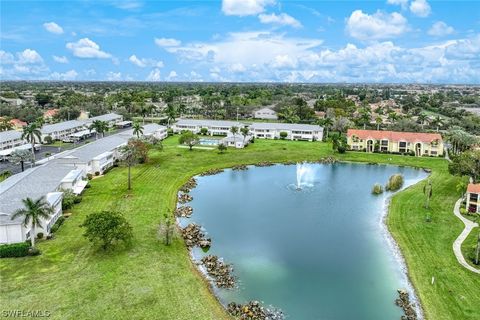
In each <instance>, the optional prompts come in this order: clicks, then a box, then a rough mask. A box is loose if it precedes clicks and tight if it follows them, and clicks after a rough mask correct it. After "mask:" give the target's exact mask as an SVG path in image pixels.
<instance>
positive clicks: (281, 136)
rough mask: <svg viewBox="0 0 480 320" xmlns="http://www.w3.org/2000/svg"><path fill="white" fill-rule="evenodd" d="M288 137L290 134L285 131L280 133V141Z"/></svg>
mask: <svg viewBox="0 0 480 320" xmlns="http://www.w3.org/2000/svg"><path fill="white" fill-rule="evenodd" d="M287 136H288V133H287V132H285V131H282V132H280V139H282V140H285V138H286V137H287Z"/></svg>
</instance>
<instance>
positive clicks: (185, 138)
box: [178, 131, 200, 151]
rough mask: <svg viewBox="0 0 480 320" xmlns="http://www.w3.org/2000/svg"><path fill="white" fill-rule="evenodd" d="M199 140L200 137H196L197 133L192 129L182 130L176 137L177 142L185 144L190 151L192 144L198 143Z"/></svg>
mask: <svg viewBox="0 0 480 320" xmlns="http://www.w3.org/2000/svg"><path fill="white" fill-rule="evenodd" d="M199 141H200V139H199V138H198V135H196V134H194V133H193V132H192V131H184V132H183V133H182V134H181V136H180V138H179V139H178V143H180V144H186V145H187V146H188V147H189V149H190V151H192V149H193V146H194V145H196V144H198V142H199Z"/></svg>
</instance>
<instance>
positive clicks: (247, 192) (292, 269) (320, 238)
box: [180, 163, 427, 320]
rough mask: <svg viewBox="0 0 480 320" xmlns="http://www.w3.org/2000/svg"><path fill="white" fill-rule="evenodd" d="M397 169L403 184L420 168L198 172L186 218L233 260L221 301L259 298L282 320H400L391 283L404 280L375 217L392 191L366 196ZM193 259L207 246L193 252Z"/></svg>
mask: <svg viewBox="0 0 480 320" xmlns="http://www.w3.org/2000/svg"><path fill="white" fill-rule="evenodd" d="M395 173H401V174H402V175H403V176H404V178H405V184H404V186H405V187H408V186H410V185H412V184H414V183H416V182H418V181H419V180H421V179H423V178H425V177H426V176H427V174H426V173H425V172H424V171H422V170H417V169H413V168H407V167H397V166H388V165H364V164H343V163H342V164H333V165H331V164H328V165H327V164H310V165H308V172H307V175H308V177H307V181H308V185H305V186H304V187H303V189H302V190H296V188H295V184H296V183H297V166H296V165H286V166H285V165H275V166H272V167H249V170H246V171H233V170H230V169H228V170H225V172H223V173H220V174H217V175H213V176H205V177H196V179H197V181H198V186H197V187H196V188H195V189H194V190H192V191H191V192H190V194H191V195H192V196H193V201H192V202H191V203H190V204H189V205H190V206H192V207H193V215H192V217H191V218H189V219H186V218H182V219H180V224H181V225H183V226H184V225H186V224H188V223H190V222H195V223H198V224H200V225H201V226H203V227H204V228H205V230H206V232H207V233H208V236H210V237H211V238H212V247H211V249H210V251H209V252H208V254H215V255H218V256H219V257H222V258H224V260H225V261H226V262H227V263H232V264H233V267H234V271H235V275H236V276H237V277H238V279H239V282H238V288H236V289H233V290H227V289H216V290H215V291H216V294H217V295H218V297H219V299H220V300H221V302H222V303H225V304H226V303H229V302H232V301H235V302H241V303H244V302H247V301H249V300H258V301H262V302H263V303H264V304H265V305H271V306H274V307H275V308H279V309H281V310H282V311H283V312H284V313H285V314H286V315H287V318H288V319H294V320H304V319H305V320H306V319H368V320H375V319H378V320H386V319H399V318H400V316H401V315H402V310H401V309H400V308H399V307H397V306H395V304H394V300H395V299H396V298H397V291H396V290H397V289H399V288H408V287H409V284H408V281H407V278H406V275H405V273H404V271H403V270H404V269H403V265H402V263H401V261H400V260H399V258H398V255H396V254H395V250H394V248H393V246H392V244H391V242H389V237H388V234H387V232H386V230H385V226H384V225H383V223H382V217H383V215H384V212H385V210H386V205H387V199H388V197H389V196H390V195H391V194H392V193H389V192H387V193H384V194H382V195H380V196H374V195H372V194H371V189H372V186H373V184H374V183H376V182H379V183H381V184H383V185H384V184H385V183H386V181H387V180H388V178H389V177H390V176H391V175H392V174H395ZM193 254H194V256H195V258H196V259H199V258H201V257H202V256H203V255H205V253H203V252H202V251H201V250H200V249H194V251H193Z"/></svg>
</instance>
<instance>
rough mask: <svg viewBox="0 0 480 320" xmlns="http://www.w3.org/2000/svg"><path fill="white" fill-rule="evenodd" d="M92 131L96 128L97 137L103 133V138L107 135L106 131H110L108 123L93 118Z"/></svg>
mask: <svg viewBox="0 0 480 320" xmlns="http://www.w3.org/2000/svg"><path fill="white" fill-rule="evenodd" d="M89 129H90V132H92V130H95V132H96V133H95V139H98V135H99V134H101V135H102V138H103V137H104V135H105V132H106V131H108V123H107V122H106V121H102V120H93V122H92V124H91V125H90V128H89Z"/></svg>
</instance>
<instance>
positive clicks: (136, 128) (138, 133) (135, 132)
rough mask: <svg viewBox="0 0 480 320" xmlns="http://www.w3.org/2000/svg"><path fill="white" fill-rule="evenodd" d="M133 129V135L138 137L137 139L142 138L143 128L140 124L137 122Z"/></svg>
mask: <svg viewBox="0 0 480 320" xmlns="http://www.w3.org/2000/svg"><path fill="white" fill-rule="evenodd" d="M132 128H133V135H135V136H137V138H140V136H141V135H142V134H143V126H142V125H141V124H140V122H135V123H134V124H133V126H132Z"/></svg>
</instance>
